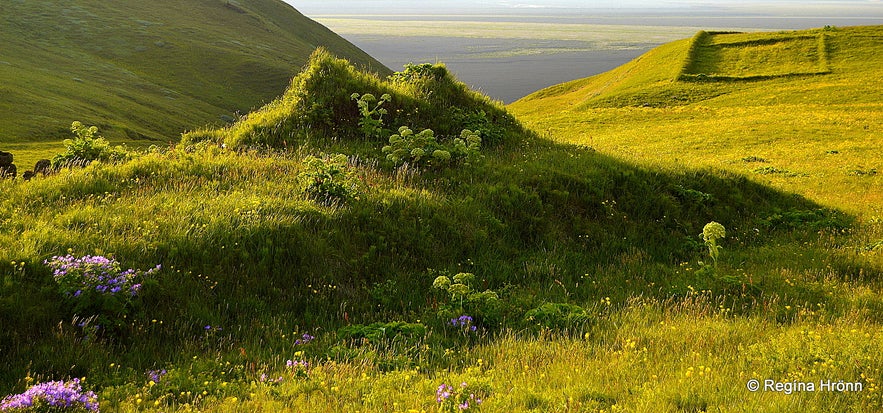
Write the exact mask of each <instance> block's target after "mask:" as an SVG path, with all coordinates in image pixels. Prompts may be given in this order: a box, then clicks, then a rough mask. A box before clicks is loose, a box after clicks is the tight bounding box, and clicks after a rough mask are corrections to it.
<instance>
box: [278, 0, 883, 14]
mask: <svg viewBox="0 0 883 413" xmlns="http://www.w3.org/2000/svg"><path fill="white" fill-rule="evenodd" d="M284 1H286V2H287V3H289V4H291V5H293V6H294V7H295V8H296V9H298V10H300V11H301V12H302V13H304V14H306V15H307V16H310V15H323V14H338V15H340V14H480V13H507V14H508V13H519V14H520V13H534V14H537V13H538V14H550V13H551V14H558V13H570V12H577V13H579V12H592V11H606V12H617V11H622V12H632V13H634V12H681V13H683V12H687V13H702V14H707V13H713V14H718V15H740V16H744V15H758V14H763V15H775V16H793V17H802V16H813V17H872V16H873V17H883V1H881V0H738V1H737V0H656V1H653V0H591V1H578V0H284Z"/></svg>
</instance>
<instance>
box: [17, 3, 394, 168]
mask: <svg viewBox="0 0 883 413" xmlns="http://www.w3.org/2000/svg"><path fill="white" fill-rule="evenodd" d="M0 11H2V13H0V38H2V39H3V50H2V51H0V79H2V81H0V93H2V98H0V142H2V143H3V145H4V147H6V146H7V144H9V143H31V142H38V141H52V140H58V139H60V138H66V137H67V136H68V135H69V131H68V128H69V127H70V123H71V122H72V121H74V120H81V121H83V122H85V123H88V124H95V125H99V126H100V127H101V128H102V130H103V131H104V133H105V134H106V135H107V136H108V137H109V138H111V140H112V141H115V142H120V141H127V140H151V141H159V142H168V141H169V140H176V139H177V138H178V136H179V134H180V133H181V132H183V131H185V130H189V129H194V128H196V127H201V126H203V125H206V124H208V123H223V121H222V120H221V117H222V116H223V117H233V116H235V115H234V112H237V111H240V112H242V113H246V112H248V111H250V110H251V109H253V108H254V107H256V106H258V105H261V104H263V103H266V102H267V101H269V100H270V99H272V98H274V97H275V96H278V95H279V94H280V93H281V92H282V91H283V90H285V87H286V86H287V85H288V82H289V80H290V79H291V77H292V76H293V75H294V74H295V73H297V72H298V71H299V70H300V69H301V67H302V66H303V64H304V63H305V62H306V60H307V57H308V56H309V55H310V53H312V52H313V50H315V49H316V47H319V46H322V47H325V48H327V49H328V50H330V51H331V52H332V53H335V54H337V55H339V56H342V57H346V58H347V59H350V60H352V61H353V62H355V63H356V64H357V65H359V66H362V67H366V68H369V69H371V70H375V71H378V72H380V73H388V69H386V68H385V67H384V66H383V65H382V64H380V63H379V62H377V61H376V60H374V59H373V58H371V57H370V56H368V55H367V54H365V53H364V52H362V51H361V50H359V49H358V48H356V47H355V46H353V45H352V44H350V43H349V42H347V41H346V40H344V39H343V38H341V37H339V36H337V35H336V34H334V33H332V32H331V31H330V30H328V29H326V28H325V27H323V26H322V25H320V24H318V23H316V22H314V21H312V20H310V19H308V18H306V17H304V16H303V15H301V14H300V13H298V12H297V11H296V10H294V9H293V8H291V7H290V6H289V5H287V4H285V3H283V2H281V1H278V0H239V1H227V0H187V1H184V0H180V1H162V2H156V1H134V0H125V1H115V2H106V1H98V0H87V1H77V2H66V1H51V0H37V1H17V0H16V1H6V2H3V5H2V6H0ZM19 148H22V149H27V147H26V146H23V145H17V146H16V147H14V148H12V149H19ZM28 164H29V165H30V164H31V163H30V162H29V163H28Z"/></svg>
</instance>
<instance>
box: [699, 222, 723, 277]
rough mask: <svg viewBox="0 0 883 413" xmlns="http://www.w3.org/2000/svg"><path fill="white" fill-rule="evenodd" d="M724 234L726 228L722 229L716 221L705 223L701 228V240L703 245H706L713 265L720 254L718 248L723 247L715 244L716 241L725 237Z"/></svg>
mask: <svg viewBox="0 0 883 413" xmlns="http://www.w3.org/2000/svg"><path fill="white" fill-rule="evenodd" d="M726 236H727V231H726V229H724V226H723V225H721V224H719V223H717V222H714V221H711V222H709V223H708V224H705V227H704V228H702V240H703V241H705V246H707V247H708V255H709V256H710V257H711V260H712V261H713V262H714V265H715V267H716V266H717V259H718V256H719V255H720V250H722V249H723V247H722V246H720V245H718V244H717V241H718V240H719V239H721V238H725V237H726Z"/></svg>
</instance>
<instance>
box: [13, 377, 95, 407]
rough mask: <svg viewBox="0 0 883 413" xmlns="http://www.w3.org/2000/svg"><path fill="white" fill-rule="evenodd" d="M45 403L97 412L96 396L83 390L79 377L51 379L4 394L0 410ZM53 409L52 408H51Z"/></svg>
mask: <svg viewBox="0 0 883 413" xmlns="http://www.w3.org/2000/svg"><path fill="white" fill-rule="evenodd" d="M43 403H45V404H46V405H48V406H50V407H53V408H68V407H70V408H81V409H85V410H87V411H90V412H98V411H99V410H98V397H97V396H96V395H95V393H94V392H91V391H88V392H83V389H82V387H81V386H80V380H79V379H73V380H71V381H69V382H67V383H65V382H63V381H51V382H46V383H39V384H36V385H34V386H32V387H31V388H29V389H28V390H27V391H25V392H24V393H21V394H15V395H11V396H6V397H4V398H3V400H2V401H0V411H14V410H18V409H27V408H29V407H32V406H34V405H35V404H36V405H40V404H43ZM53 411H54V409H53Z"/></svg>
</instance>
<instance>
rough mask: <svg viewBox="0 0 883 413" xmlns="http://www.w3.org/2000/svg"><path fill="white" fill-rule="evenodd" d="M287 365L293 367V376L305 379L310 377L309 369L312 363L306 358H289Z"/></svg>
mask: <svg viewBox="0 0 883 413" xmlns="http://www.w3.org/2000/svg"><path fill="white" fill-rule="evenodd" d="M298 353H300V352H298ZM285 365H286V366H288V368H290V369H291V377H299V378H304V379H305V378H308V377H310V374H309V371H308V370H307V369H308V368H309V367H310V363H307V362H306V361H304V360H288V361H286V362H285Z"/></svg>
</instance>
